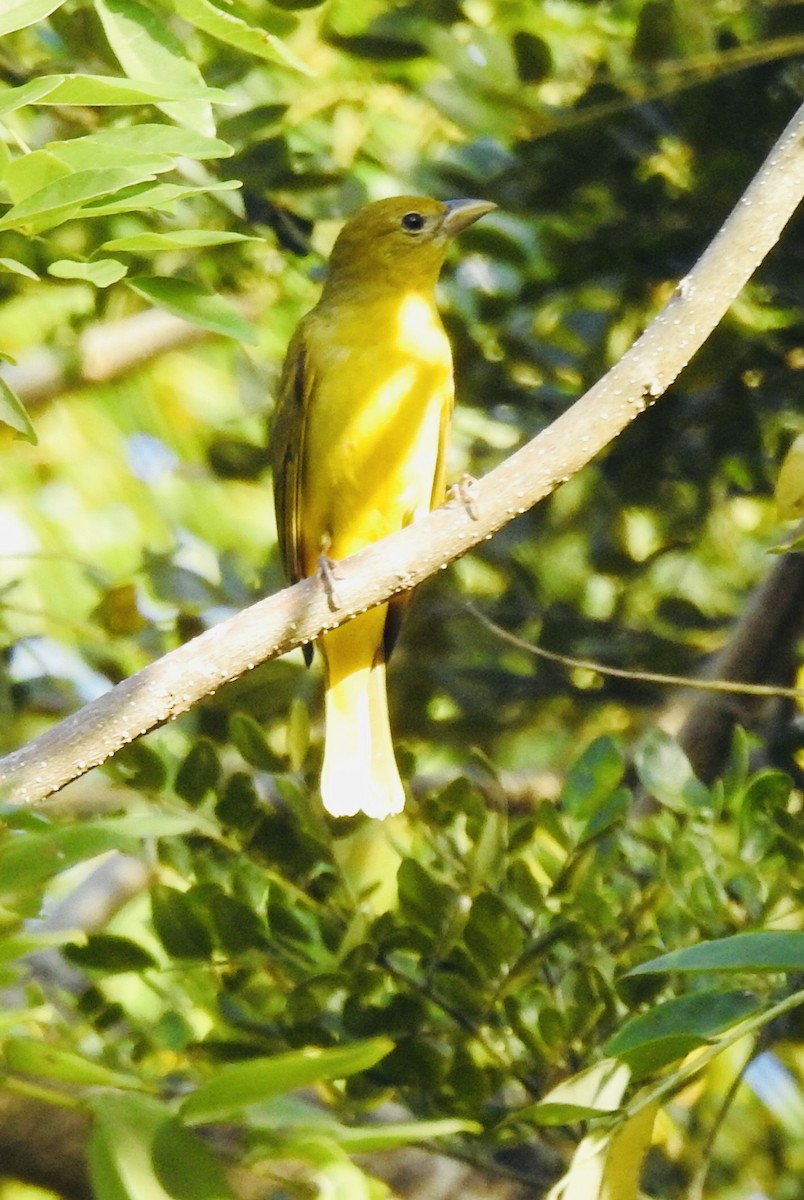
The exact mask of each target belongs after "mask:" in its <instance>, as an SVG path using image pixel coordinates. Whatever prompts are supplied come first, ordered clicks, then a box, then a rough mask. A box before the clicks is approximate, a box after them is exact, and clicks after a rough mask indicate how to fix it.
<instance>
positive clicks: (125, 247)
mask: <svg viewBox="0 0 804 1200" xmlns="http://www.w3.org/2000/svg"><path fill="white" fill-rule="evenodd" d="M260 240H261V239H260V238H253V237H249V236H248V234H245V233H234V232H230V231H228V230H223V229H220V230H219V229H176V230H174V231H173V232H171V233H133V234H130V235H129V236H128V237H121V238H113V239H112V240H111V241H110V242H104V243H103V245H102V246H101V249H102V250H115V251H128V252H131V253H145V254H147V253H150V252H152V251H153V252H156V251H159V250H197V249H201V248H203V247H204V246H225V245H226V244H227V243H229V242H258V241H260Z"/></svg>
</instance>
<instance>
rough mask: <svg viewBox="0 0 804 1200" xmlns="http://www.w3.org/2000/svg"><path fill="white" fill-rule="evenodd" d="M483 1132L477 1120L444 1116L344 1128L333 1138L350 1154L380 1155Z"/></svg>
mask: <svg viewBox="0 0 804 1200" xmlns="http://www.w3.org/2000/svg"><path fill="white" fill-rule="evenodd" d="M482 1132H483V1127H482V1125H479V1124H478V1123H477V1122H476V1121H461V1120H458V1119H457V1118H455V1117H444V1118H442V1119H441V1120H435V1121H399V1122H392V1123H390V1124H388V1125H341V1126H340V1127H339V1128H338V1130H337V1133H335V1134H334V1135H333V1136H334V1137H335V1139H336V1141H337V1142H338V1144H339V1145H340V1146H343V1148H344V1149H345V1150H347V1151H348V1152H349V1154H377V1153H380V1152H381V1151H383V1150H393V1149H394V1148H395V1147H396V1146H409V1145H410V1144H411V1143H412V1142H427V1141H430V1140H431V1139H433V1138H442V1137H456V1136H457V1135H458V1134H461V1133H471V1134H478V1133H482Z"/></svg>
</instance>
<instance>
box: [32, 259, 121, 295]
mask: <svg viewBox="0 0 804 1200" xmlns="http://www.w3.org/2000/svg"><path fill="white" fill-rule="evenodd" d="M127 269H128V268H127V267H126V265H125V263H121V262H118V261H117V259H116V258H96V259H93V260H92V262H71V261H70V260H69V259H66V258H60V259H59V260H58V261H57V262H53V263H51V264H50V266H49V267H48V269H47V270H48V274H49V275H55V277H56V278H57V279H85V280H86V281H87V283H94V285H95V287H100V288H105V287H110V286H111V284H113V283H117V281H118V280H119V279H122V278H123V276H124V275H125V274H126V271H127Z"/></svg>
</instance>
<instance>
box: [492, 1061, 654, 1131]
mask: <svg viewBox="0 0 804 1200" xmlns="http://www.w3.org/2000/svg"><path fill="white" fill-rule="evenodd" d="M630 1077H631V1073H630V1071H629V1070H628V1067H627V1066H626V1065H625V1064H624V1063H621V1062H619V1061H618V1060H617V1059H614V1058H604V1059H601V1060H600V1062H597V1063H595V1064H594V1066H592V1067H588V1068H587V1069H586V1070H585V1071H580V1072H579V1073H578V1074H577V1075H573V1076H572V1078H571V1079H567V1080H565V1081H564V1083H560V1084H559V1085H558V1087H555V1088H553V1089H552V1091H550V1092H548V1093H547V1095H546V1096H545V1097H544V1099H543V1100H540V1101H539V1102H538V1103H537V1104H530V1105H528V1107H527V1108H524V1109H520V1110H519V1111H518V1112H516V1113H512V1114H511V1117H510V1118H509V1119H510V1120H513V1121H533V1122H534V1123H535V1124H537V1125H569V1124H572V1123H574V1122H575V1121H585V1120H588V1119H589V1118H591V1117H599V1116H602V1115H604V1114H606V1113H613V1112H617V1110H618V1109H619V1108H620V1106H621V1104H622V1099H623V1096H624V1094H625V1089H626V1088H627V1087H628V1082H629V1079H630Z"/></svg>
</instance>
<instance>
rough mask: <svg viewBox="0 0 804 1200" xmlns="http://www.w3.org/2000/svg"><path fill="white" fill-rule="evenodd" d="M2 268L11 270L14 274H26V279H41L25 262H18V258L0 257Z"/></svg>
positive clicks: (0, 266)
mask: <svg viewBox="0 0 804 1200" xmlns="http://www.w3.org/2000/svg"><path fill="white" fill-rule="evenodd" d="M0 270H3V271H11V272H12V273H13V274H14V275H24V276H25V278H26V279H35V280H37V281H38V279H39V276H38V275H37V273H36V271H32V270H31V268H30V267H26V265H25V263H21V262H18V260H17V259H16V258H0Z"/></svg>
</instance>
